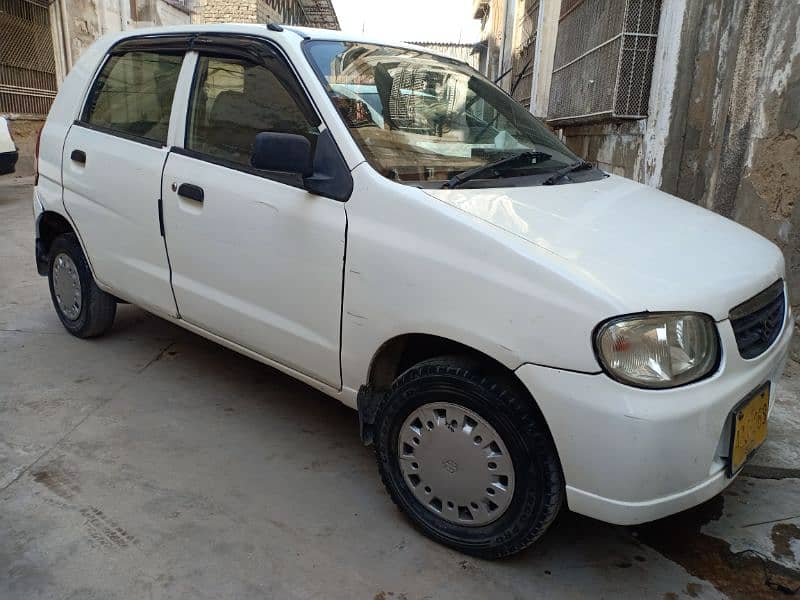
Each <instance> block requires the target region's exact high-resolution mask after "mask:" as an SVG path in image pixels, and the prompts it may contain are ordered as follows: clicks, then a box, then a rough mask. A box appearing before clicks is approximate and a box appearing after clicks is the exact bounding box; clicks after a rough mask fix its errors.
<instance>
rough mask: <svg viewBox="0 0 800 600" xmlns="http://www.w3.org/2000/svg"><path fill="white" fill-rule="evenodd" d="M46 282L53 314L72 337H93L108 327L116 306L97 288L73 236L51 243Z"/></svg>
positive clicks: (62, 236) (57, 239) (109, 296)
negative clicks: (47, 281)
mask: <svg viewBox="0 0 800 600" xmlns="http://www.w3.org/2000/svg"><path fill="white" fill-rule="evenodd" d="M48 280H49V282H50V296H51V297H52V299H53V306H54V307H55V309H56V314H58V318H59V319H60V320H61V323H62V324H63V325H64V327H65V328H66V330H67V331H69V332H70V333H71V334H72V335H74V336H76V337H80V338H88V337H94V336H98V335H102V334H104V333H105V332H106V331H108V330H109V329H110V328H111V326H112V324H113V323H114V316H115V315H116V312H117V303H116V301H115V300H114V297H113V296H111V295H110V294H107V293H106V292H104V291H103V290H101V289H100V288H99V287H97V284H96V283H95V281H94V277H92V272H91V270H90V269H89V263H88V262H87V261H86V257H85V256H84V254H83V250H82V249H81V246H80V244H79V243H78V240H77V238H76V237H75V235H74V234H71V233H69V234H64V235H60V236H58V237H57V238H56V239H55V240H53V243H52V245H51V246H50V262H49V266H48Z"/></svg>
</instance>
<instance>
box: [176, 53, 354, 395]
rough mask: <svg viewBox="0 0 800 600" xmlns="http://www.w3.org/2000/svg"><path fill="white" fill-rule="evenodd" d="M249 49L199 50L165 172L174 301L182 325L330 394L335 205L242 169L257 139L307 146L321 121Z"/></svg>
mask: <svg viewBox="0 0 800 600" xmlns="http://www.w3.org/2000/svg"><path fill="white" fill-rule="evenodd" d="M233 42H234V40H230V43H232V44H233ZM247 44H248V52H247V53H246V54H243V55H239V54H237V52H236V49H235V44H234V46H232V47H225V44H224V43H220V47H219V48H217V50H216V51H204V50H202V49H199V56H198V57H197V65H196V70H195V74H194V81H193V87H192V90H191V95H190V98H189V101H188V109H187V111H186V112H187V115H188V117H187V127H186V139H185V143H184V144H183V145H182V147H178V148H173V151H172V152H171V153H170V155H169V158H168V159H167V164H166V167H165V169H164V189H163V197H164V226H165V230H166V239H167V244H168V246H169V255H170V262H171V264H172V284H173V289H174V292H175V298H176V300H177V303H178V308H179V310H180V315H181V318H182V319H185V320H186V321H188V322H190V323H192V324H194V325H197V326H199V327H201V328H203V329H205V330H207V331H209V332H212V333H215V334H217V335H219V336H221V337H224V338H226V339H228V340H230V341H232V342H235V343H237V344H239V345H241V346H244V347H245V348H247V349H249V350H251V351H254V352H256V353H258V354H260V355H262V356H265V357H268V358H270V359H272V360H275V361H277V362H279V363H281V364H283V365H285V366H288V367H290V368H292V369H294V370H296V371H299V372H300V373H303V374H305V375H307V376H309V377H312V378H314V379H317V380H318V381H321V382H324V383H326V384H328V385H331V386H334V387H339V386H340V384H341V377H340V371H339V331H340V318H341V305H342V269H343V261H344V248H345V227H346V215H345V210H344V204H343V203H341V202H338V201H336V200H331V199H329V198H323V197H321V196H316V195H313V194H311V193H309V192H307V191H305V190H304V189H303V188H302V184H301V181H300V180H299V179H298V178H297V177H294V176H289V175H287V174H285V173H276V172H268V171H260V170H257V169H254V168H253V167H252V166H251V153H252V148H253V143H254V141H255V136H256V134H257V133H259V132H262V131H274V132H284V133H294V134H299V135H303V136H306V137H308V138H309V140H310V141H311V144H312V147H313V145H314V143H315V142H316V138H317V136H318V135H319V127H320V120H319V118H318V117H317V116H316V113H315V112H314V109H313V108H312V106H311V104H310V102H309V101H308V99H307V97H306V96H305V92H304V91H303V89H302V87H301V86H300V85H299V83H298V81H297V80H296V79H295V78H294V75H293V74H292V72H291V70H290V69H289V67H288V65H287V64H286V63H285V62H284V61H283V60H282V59H281V58H280V57H279V56H278V55H277V52H273V51H270V50H269V48H270V47H271V46H269V45H268V44H267V43H266V42H263V46H264V47H263V48H259V50H258V51H257V52H253V51H252V50H253V49H252V44H253V42H252V41H248V42H247ZM259 44H261V43H259ZM195 48H196V49H197V48H201V46H200V44H197V45H196V46H195ZM191 56H192V59H193V58H194V53H192V55H191ZM187 60H190V59H187Z"/></svg>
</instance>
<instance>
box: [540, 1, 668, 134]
mask: <svg viewBox="0 0 800 600" xmlns="http://www.w3.org/2000/svg"><path fill="white" fill-rule="evenodd" d="M660 13H661V0H564V2H563V3H562V6H561V16H560V18H559V25H558V38H557V41H556V51H555V58H554V61H553V79H552V82H551V84H550V103H549V107H548V113H547V121H548V123H550V124H552V125H554V126H556V127H560V126H564V125H579V124H587V123H593V122H598V121H609V120H611V121H613V120H621V119H642V118H644V117H646V116H647V106H648V102H649V100H650V79H651V77H652V74H653V61H654V59H655V53H656V40H657V37H658V21H659V17H660Z"/></svg>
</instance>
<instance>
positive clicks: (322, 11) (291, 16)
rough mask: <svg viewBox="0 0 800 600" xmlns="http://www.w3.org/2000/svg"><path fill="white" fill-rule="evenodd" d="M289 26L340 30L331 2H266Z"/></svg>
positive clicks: (317, 0)
mask: <svg viewBox="0 0 800 600" xmlns="http://www.w3.org/2000/svg"><path fill="white" fill-rule="evenodd" d="M266 2H267V4H268V5H269V6H270V7H271V8H272V9H273V10H275V11H276V12H277V13H278V14H279V15H281V18H282V19H283V21H284V22H285V23H286V24H287V25H301V26H306V27H319V28H321V29H339V19H338V18H337V16H336V11H335V10H334V8H333V5H332V4H331V0H266Z"/></svg>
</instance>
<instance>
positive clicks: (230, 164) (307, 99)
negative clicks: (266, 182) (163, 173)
mask: <svg viewBox="0 0 800 600" xmlns="http://www.w3.org/2000/svg"><path fill="white" fill-rule="evenodd" d="M231 37H244V36H231ZM263 42H264V45H265V46H267V47H268V48H269V47H270V46H272V44H270V43H269V42H268V41H267V40H266V39H265V40H263ZM269 49H270V50H272V51H273V54H272V55H271V56H270V58H274V59H276V60H277V61H278V62H277V64H278V65H279V66H280V68H282V69H283V71H284V72H283V77H281V76H280V75H279V74H278V73H276V71H275V69H273V68H272V66H271V65H269V64H266V61H264V60H257V59H255V58H254V57H253V56H252V55H250V54H249V53H246V52H241V51H237V50H236V49H234V48H233V47H229V48H225V50H227V51H225V50H223V51H220V48H219V47H215V48H210V49H205V48H200V47H194V48H193V50H194V51H195V52H196V53H197V59H196V61H195V64H194V67H193V68H194V71H193V73H192V81H191V86H190V88H189V94H188V98H187V102H186V109H185V114H184V123H183V142H182V144H181V146H179V147H178V146H173V147H172V149H171V151H173V152H175V153H176V154H181V155H183V156H188V157H190V158H195V159H197V160H202V161H205V162H209V163H211V164H215V165H218V166H220V167H225V168H228V169H233V170H235V171H241V172H243V173H247V174H249V175H256V176H258V177H263V178H265V179H271V180H273V181H276V182H278V183H283V184H284V185H290V186H292V187H296V188H300V189H305V186H304V185H303V178H302V176H301V175H300V174H299V173H286V172H283V171H267V170H264V169H256V168H255V167H252V166H249V165H244V164H242V163H238V162H235V161H231V160H227V159H224V158H220V157H218V156H214V155H213V154H208V153H206V152H201V151H199V150H193V149H191V148H187V142H188V140H189V128H190V125H191V119H192V116H193V108H194V104H193V103H194V99H195V92H196V91H197V79H198V77H199V76H200V68H201V59H202V58H203V57H208V58H227V59H236V60H242V61H250V62H251V63H253V64H255V65H259V66H262V67H264V68H265V69H267V70H269V71H270V73H272V74H273V75H274V76H275V78H276V79H277V80H278V81H279V82H281V83H285V82H286V81H287V80H288V81H289V83H290V86H289V87H288V88H287V89H286V91H287V93H288V94H289V95H290V96H291V97H292V98H293V99H294V100H295V101H296V102H297V106H298V109H299V110H300V112H301V113H303V115H304V116H305V117H306V118H309V117H311V118H309V124H310V125H311V126H315V127H317V130H318V131H319V132H321V127H322V126H323V125H325V122H324V121H323V120H322V117H321V116H320V115H319V111H317V109H316V106H315V105H314V103H313V102H312V100H311V95H310V94H309V93H308V90H306V89H305V86H303V85H302V81H301V79H300V77H299V76H298V75H297V73H296V71H295V70H294V68H293V65H292V63H291V61H290V60H289V59H288V58H286V57H284V56H282V54H281V53H279V52H277V51H276V50H277V49H276V48H275V49H273V48H269Z"/></svg>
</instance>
